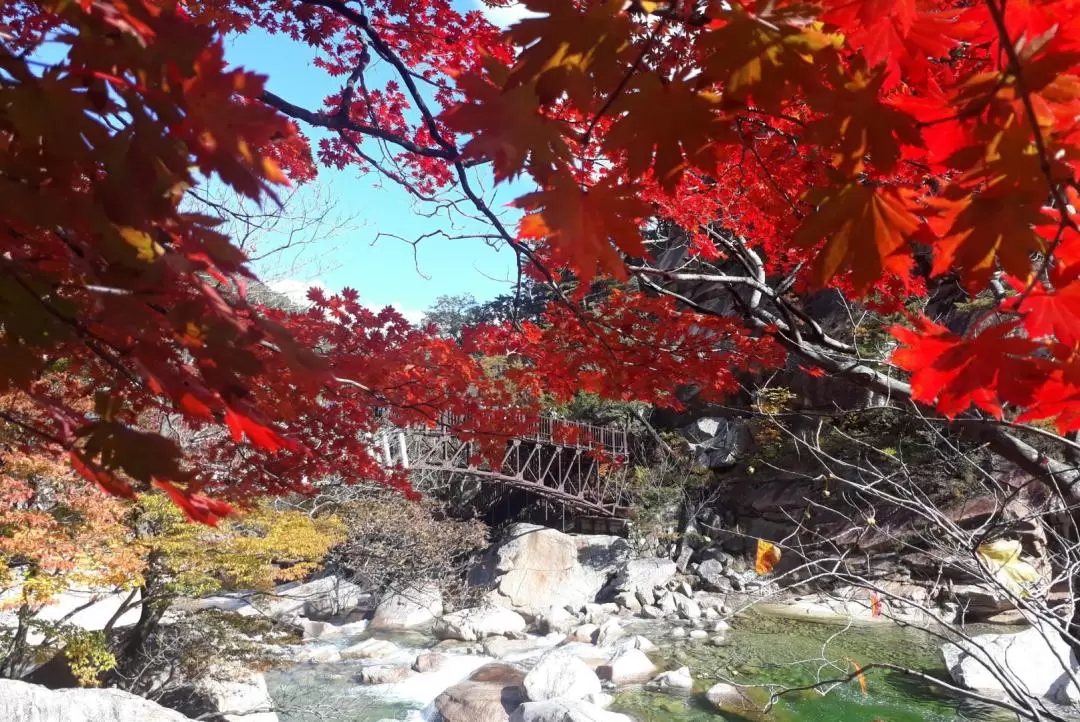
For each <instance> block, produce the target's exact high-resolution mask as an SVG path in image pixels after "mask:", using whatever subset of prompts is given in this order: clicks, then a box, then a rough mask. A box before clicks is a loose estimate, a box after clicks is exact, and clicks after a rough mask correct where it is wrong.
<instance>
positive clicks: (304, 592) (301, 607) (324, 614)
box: [251, 576, 369, 620]
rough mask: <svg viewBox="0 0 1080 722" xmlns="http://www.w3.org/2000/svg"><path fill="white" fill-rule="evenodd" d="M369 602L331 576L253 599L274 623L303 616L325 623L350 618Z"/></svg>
mask: <svg viewBox="0 0 1080 722" xmlns="http://www.w3.org/2000/svg"><path fill="white" fill-rule="evenodd" d="M368 599H369V596H368V595H367V594H365V593H364V592H363V591H362V590H361V589H360V587H358V586H356V585H355V584H353V583H352V582H347V581H345V580H344V579H341V578H339V577H335V576H328V577H322V578H320V579H315V580H313V581H310V582H306V583H303V584H298V583H291V584H283V585H281V586H279V587H278V588H277V589H275V590H274V592H273V593H272V594H259V595H256V596H254V597H252V599H251V604H252V606H254V608H255V609H257V610H258V611H259V613H261V614H264V615H266V616H268V617H272V618H274V619H281V620H288V619H293V618H295V617H297V616H301V615H302V616H304V617H307V618H308V619H320V620H321V619H326V618H329V617H332V616H336V615H341V614H347V613H348V612H351V611H353V610H354V609H356V608H357V607H358V606H360V605H361V604H362V603H364V602H366V601H367V600H368Z"/></svg>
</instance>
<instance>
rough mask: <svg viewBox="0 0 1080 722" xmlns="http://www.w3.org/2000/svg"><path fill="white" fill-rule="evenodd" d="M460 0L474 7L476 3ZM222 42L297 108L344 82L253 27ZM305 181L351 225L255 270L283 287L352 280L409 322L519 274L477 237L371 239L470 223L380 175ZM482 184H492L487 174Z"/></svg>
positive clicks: (328, 173) (337, 285)
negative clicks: (439, 302)
mask: <svg viewBox="0 0 1080 722" xmlns="http://www.w3.org/2000/svg"><path fill="white" fill-rule="evenodd" d="M457 1H458V2H460V3H462V4H468V5H471V6H476V7H479V6H480V3H479V2H478V0H457ZM515 14H516V13H514V11H512V10H511V11H510V12H509V13H508V12H507V11H497V14H496V15H494V16H493V17H492V20H493V21H494V22H499V23H500V24H501V23H503V22H505V21H507V20H508V19H511V18H512V17H514V15H515ZM226 47H227V53H228V59H229V61H230V62H231V63H233V64H236V65H241V66H244V67H245V68H248V69H250V70H254V71H256V72H260V73H263V74H266V75H268V76H269V80H268V82H267V87H268V89H269V90H271V91H272V92H274V93H276V94H277V95H279V96H281V97H283V98H285V99H287V100H289V101H291V102H293V103H296V104H298V105H301V106H304V107H307V108H319V107H321V105H322V100H323V98H325V97H326V96H327V95H329V94H331V93H333V92H336V91H337V90H338V89H339V88H340V82H341V79H333V78H330V77H329V76H328V75H327V74H326V72H325V71H323V70H321V69H319V68H316V67H314V66H313V65H312V63H311V60H312V54H311V52H310V51H309V49H308V48H307V47H306V46H304V45H302V44H300V43H296V42H292V41H289V40H287V39H282V38H275V37H272V36H269V35H266V34H265V33H261V32H252V33H249V34H247V35H243V36H239V37H235V38H231V39H229V41H228V43H227V46H226ZM305 132H307V133H308V134H309V136H311V137H312V140H313V145H314V142H315V140H316V139H317V138H318V137H319V134H318V133H311V132H310V131H309V129H306V128H305ZM310 186H311V187H308V188H305V189H303V190H302V191H301V193H303V194H304V195H305V196H307V198H308V200H309V201H310V200H312V199H314V198H315V197H321V198H330V197H332V198H333V199H334V200H335V203H336V205H335V208H334V213H335V214H336V215H337V216H342V217H344V218H345V220H346V221H347V223H346V225H347V228H346V229H345V230H344V231H343V232H341V233H339V234H337V235H336V236H335V237H333V238H330V239H327V240H326V241H323V242H321V243H318V244H315V245H313V246H308V247H306V249H305V251H304V253H303V255H302V256H301V258H300V259H299V260H300V262H301V263H300V265H299V266H298V267H297V268H293V267H291V265H290V267H289V268H288V269H287V270H285V271H284V272H283V271H282V269H281V267H280V264H279V265H278V267H273V268H271V267H267V268H264V269H260V272H265V273H266V275H267V276H268V277H269V280H272V281H275V284H274V285H275V286H276V287H278V288H280V289H281V290H286V291H298V290H299V289H301V288H305V287H306V286H307V285H309V284H311V283H316V284H317V285H322V286H326V287H327V288H329V289H331V290H335V291H336V290H339V289H341V288H343V287H345V286H351V287H353V288H355V289H356V290H357V291H359V293H360V297H361V299H362V300H363V301H364V302H365V303H366V304H367V305H369V306H375V307H382V306H385V305H394V306H396V307H398V308H399V309H401V310H402V311H403V312H405V313H406V316H407V317H412V318H414V319H415V318H416V316H417V315H418V312H419V311H422V310H423V309H425V308H427V307H428V306H429V305H430V304H431V302H432V301H434V300H435V298H436V297H437V296H439V295H442V294H459V293H472V294H473V295H474V296H476V297H477V298H478V299H481V300H483V299H487V298H491V297H493V296H495V295H496V294H498V293H501V292H504V291H506V290H507V289H508V288H509V284H510V282H511V281H512V279H513V278H514V276H515V271H514V255H513V253H512V252H510V251H509V250H507V249H502V250H501V251H496V250H494V249H492V248H491V247H489V246H487V245H486V244H484V243H483V242H482V241H479V240H461V241H448V240H446V239H442V238H431V239H427V240H425V241H424V242H422V243H420V244H418V245H417V247H416V249H415V253H416V257H415V259H414V248H413V246H412V245H410V244H408V243H405V242H403V241H400V240H395V239H393V238H385V237H384V238H382V239H380V240H378V241H377V242H376V237H377V236H378V235H379V234H380V233H389V234H394V235H396V236H401V237H404V238H410V239H411V238H416V237H418V236H420V235H421V234H424V233H427V232H430V231H433V230H436V229H442V230H445V231H447V232H448V233H450V234H451V235H456V234H460V233H462V232H467V231H468V230H469V229H470V227H469V226H466V225H464V222H463V221H461V220H457V221H455V222H454V223H451V222H449V221H448V220H447V219H446V217H445V216H442V217H440V218H438V219H430V218H425V217H422V216H421V215H419V214H418V213H417V212H416V208H415V207H414V200H413V199H412V198H411V196H409V195H408V194H407V193H406V192H405V191H404V190H402V189H400V188H398V187H397V186H395V185H394V184H393V183H392V182H390V181H385V182H380V181H379V179H378V178H377V177H376V176H375V175H374V174H369V175H363V174H360V173H358V172H357V171H356V170H350V169H346V170H344V171H337V170H334V169H327V168H320V176H319V179H318V180H317V181H315V182H313V183H312V184H310ZM484 186H485V187H486V188H488V189H490V188H491V183H490V179H487V180H486V181H485V183H484ZM521 191H522V189H521V188H513V187H504V188H501V189H499V190H498V191H497V193H495V195H494V202H493V203H492V207H493V208H496V210H499V209H504V210H507V212H508V213H510V214H511V215H510V217H511V218H513V211H512V210H510V209H505V206H506V204H507V203H508V202H509V201H510V200H511V199H512V198H513V197H514V196H515V195H517V194H519V193H520V192H521ZM489 198H490V196H489ZM316 205H317V204H316ZM476 228H478V226H476V225H473V226H472V229H473V230H475V229H476ZM486 230H487V229H484V231H485V232H486ZM418 268H419V271H418V270H417V269H418Z"/></svg>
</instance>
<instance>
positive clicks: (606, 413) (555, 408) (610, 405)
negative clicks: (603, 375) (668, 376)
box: [544, 391, 648, 426]
mask: <svg viewBox="0 0 1080 722" xmlns="http://www.w3.org/2000/svg"><path fill="white" fill-rule="evenodd" d="M544 409H545V410H546V411H548V412H549V413H552V414H554V415H556V416H559V417H561V418H565V419H571V420H573V421H584V422H586V423H590V424H597V425H601V426H602V425H605V424H610V423H612V422H615V421H625V420H626V419H627V418H628V417H632V416H634V415H635V414H636V413H637V412H639V411H644V410H646V409H648V406H647V405H646V404H643V403H640V402H637V401H619V400H611V399H605V398H602V397H601V396H599V395H598V394H594V393H590V392H586V391H579V392H577V393H576V394H575V395H574V398H573V399H571V400H570V401H569V402H567V403H563V404H559V403H555V402H553V401H551V400H547V401H546V402H544Z"/></svg>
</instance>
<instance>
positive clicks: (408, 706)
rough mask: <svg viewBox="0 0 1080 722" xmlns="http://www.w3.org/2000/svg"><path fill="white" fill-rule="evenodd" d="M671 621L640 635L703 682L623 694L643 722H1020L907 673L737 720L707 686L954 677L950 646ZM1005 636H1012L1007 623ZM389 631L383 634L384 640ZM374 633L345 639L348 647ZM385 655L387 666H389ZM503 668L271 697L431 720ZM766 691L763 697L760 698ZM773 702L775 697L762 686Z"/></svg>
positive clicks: (403, 639)
mask: <svg viewBox="0 0 1080 722" xmlns="http://www.w3.org/2000/svg"><path fill="white" fill-rule="evenodd" d="M670 629H671V628H670V626H668V625H661V624H657V623H645V622H641V623H636V624H634V625H633V631H634V632H636V633H641V634H643V635H644V636H646V637H648V638H649V639H651V640H652V641H654V642H655V643H656V644H657V645H658V646H659V647H660V649H659V650H658V651H657V652H656V653H653V654H651V655H650V656H652V657H653V658H654V661H656V662H657V663H658V665H660V666H662V667H663V668H665V669H676V668H678V667H681V666H683V665H685V666H688V667H689V668H690V670H691V672H692V673H693V675H694V679H695V682H696V684H695V690H694V694H692V695H685V696H671V695H666V694H654V693H648V692H645V691H643V690H641V689H637V690H630V691H626V692H622V693H620V694H619V695H618V696H617V697H616V701H615V705H614V707H613V709H615V710H618V711H621V712H625V713H627V714H629V715H630V716H632V717H633V718H634V719H635V720H637V721H638V722H705V721H706V720H708V721H709V722H720V721H721V720H724V721H726V722H736V721H749V722H760V721H761V720H768V721H771V722H796V721H797V722H878V721H881V722H923V721H925V722H944V721H945V720H986V721H987V722H997V721H998V720H1008V719H1011V717H1010V716H1009V715H1005V714H1002V713H1000V712H998V711H996V710H994V709H992V708H987V707H982V706H976V705H974V704H972V703H970V702H966V701H964V700H962V699H958V698H956V697H953V696H951V695H950V694H949V693H948V691H947V690H944V689H941V688H934V687H932V686H930V685H929V684H927V683H924V682H920V681H918V680H911V679H910V678H907V677H904V676H902V675H899V674H897V673H893V672H888V671H883V670H871V671H869V672H867V673H866V675H865V681H866V693H865V694H864V693H863V692H862V691H861V690H860V688H859V684H858V682H857V681H852V682H849V683H847V684H845V685H842V686H838V687H835V688H833V689H831V690H830V691H829V692H828V693H827V694H824V695H823V694H821V693H819V692H817V691H813V690H808V691H803V692H796V693H793V694H791V695H788V696H784V697H783V698H782V699H781V700H780V701H779V702H778V703H777V704H776V706H775V707H774V709H773V710H772V711H771V712H770V713H769V714H768V715H764V716H763V715H756V714H752V713H747V714H743V715H741V716H740V715H728V714H719V713H717V712H715V711H714V710H713V709H712V708H711V706H710V705H709V704H708V702H707V701H706V700H705V699H704V694H703V693H704V691H705V690H706V689H708V688H709V687H710V686H712V684H714V683H716V682H718V681H728V682H734V683H737V684H775V685H783V686H786V687H797V686H803V685H808V684H812V683H814V682H817V681H819V680H822V679H830V678H837V677H842V676H844V675H845V674H847V673H848V672H849V671H851V670H852V666H851V661H849V660H853V661H854V662H855V663H858V664H860V665H862V664H866V663H868V662H870V661H880V662H892V663H894V664H899V665H902V666H906V667H910V668H913V669H918V670H920V671H924V672H929V673H933V674H936V675H939V676H943V677H945V678H946V679H947V676H946V674H945V670H944V669H943V668H942V662H941V655H940V653H939V651H938V650H939V647H940V645H941V641H940V640H939V639H938V638H936V637H934V636H933V635H931V634H929V633H927V632H923V631H919V630H915V629H907V628H901V627H896V626H892V625H888V624H872V625H864V626H853V627H850V628H847V629H844V628H843V627H839V626H836V625H830V624H820V623H813V622H807V621H801V620H798V621H796V620H789V619H779V618H774V617H765V616H760V615H751V616H746V617H742V618H739V619H737V620H735V622H734V624H733V628H732V629H731V630H730V631H729V632H728V633H727V639H728V642H729V644H728V645H727V646H724V647H714V646H711V645H708V644H705V643H702V642H691V641H689V640H685V639H683V640H679V639H671V638H670V636H669V633H670ZM994 631H999V632H1000V631H1006V630H1003V629H1002V628H996V629H995V630H994ZM380 636H382V635H380ZM362 638H363V637H358V638H353V639H347V640H345V639H343V640H338V641H336V642H335V644H337V645H339V646H347V645H348V644H352V643H355V642H356V641H358V640H359V639H362ZM390 638H392V639H393V641H395V642H396V643H398V644H399V645H401V647H402V652H401V653H400V654H399V655H397V656H396V657H395V658H394V660H392V661H393V662H394V663H402V664H409V663H411V661H412V659H413V658H414V657H415V655H416V654H417V653H419V652H420V651H423V650H425V649H427V648H429V647H430V646H431V645H432V644H433V642H432V641H431V640H430V639H426V638H424V637H423V636H421V635H397V636H393V637H390ZM381 661H382V660H380V662H381ZM489 661H492V660H491V659H489V658H486V657H481V656H473V655H461V656H456V657H455V658H454V664H453V665H452V667H451V668H449V669H444V670H442V671H440V672H439V673H433V674H425V675H417V676H414V677H413V678H411V679H409V680H408V681H406V682H402V683H399V684H395V685H379V686H375V687H371V686H364V685H360V684H358V683H357V682H356V681H355V679H356V675H357V673H358V672H359V670H360V669H361V667H362V666H363V664H364V663H361V662H342V663H338V664H319V665H303V666H298V667H293V668H289V669H280V670H273V671H271V672H268V673H267V682H268V684H269V686H270V692H271V695H272V696H273V697H274V699H275V701H276V702H277V703H278V705H279V706H280V707H281V708H282V711H281V713H280V714H279V716H280V717H281V720H282V722H323V721H328V720H333V721H334V722H339V721H340V722H376V721H377V720H381V719H398V720H402V719H411V720H418V719H421V718H422V717H421V715H420V712H419V711H420V710H421V709H422V708H423V707H425V706H426V705H427V704H428V703H429V702H430V701H431V700H432V699H434V697H436V696H437V695H438V694H439V693H440V692H441V691H442V690H443V689H445V688H446V687H448V686H450V685H452V684H454V683H455V682H456V681H457V680H459V679H461V678H463V677H465V676H467V675H468V674H469V673H470V672H471V671H472V670H473V669H475V668H477V667H479V666H481V665H483V664H485V663H487V662H489ZM751 694H754V692H751ZM762 696H763V698H764V699H767V698H768V693H767V692H763V691H762Z"/></svg>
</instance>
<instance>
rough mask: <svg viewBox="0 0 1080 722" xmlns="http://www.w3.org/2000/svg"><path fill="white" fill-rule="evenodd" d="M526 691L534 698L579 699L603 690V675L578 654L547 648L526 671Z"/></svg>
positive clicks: (528, 695) (538, 700) (536, 700)
mask: <svg viewBox="0 0 1080 722" xmlns="http://www.w3.org/2000/svg"><path fill="white" fill-rule="evenodd" d="M524 686H525V694H526V696H527V697H528V698H529V699H530V700H532V701H534V702H542V701H545V700H553V699H570V700H579V699H586V698H590V697H592V696H593V695H598V694H600V693H601V691H602V690H601V688H600V678H599V677H597V676H596V673H595V672H593V670H592V669H591V668H590V667H589V665H587V664H585V662H583V661H582V660H581V659H580V658H579V657H577V656H576V655H574V654H572V653H570V652H567V651H564V650H553V651H551V652H548V653H547V654H545V655H544V656H543V657H541V658H540V661H538V662H537V663H536V666H535V667H533V668H532V670H530V671H529V673H528V674H526V675H525V682H524Z"/></svg>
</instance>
